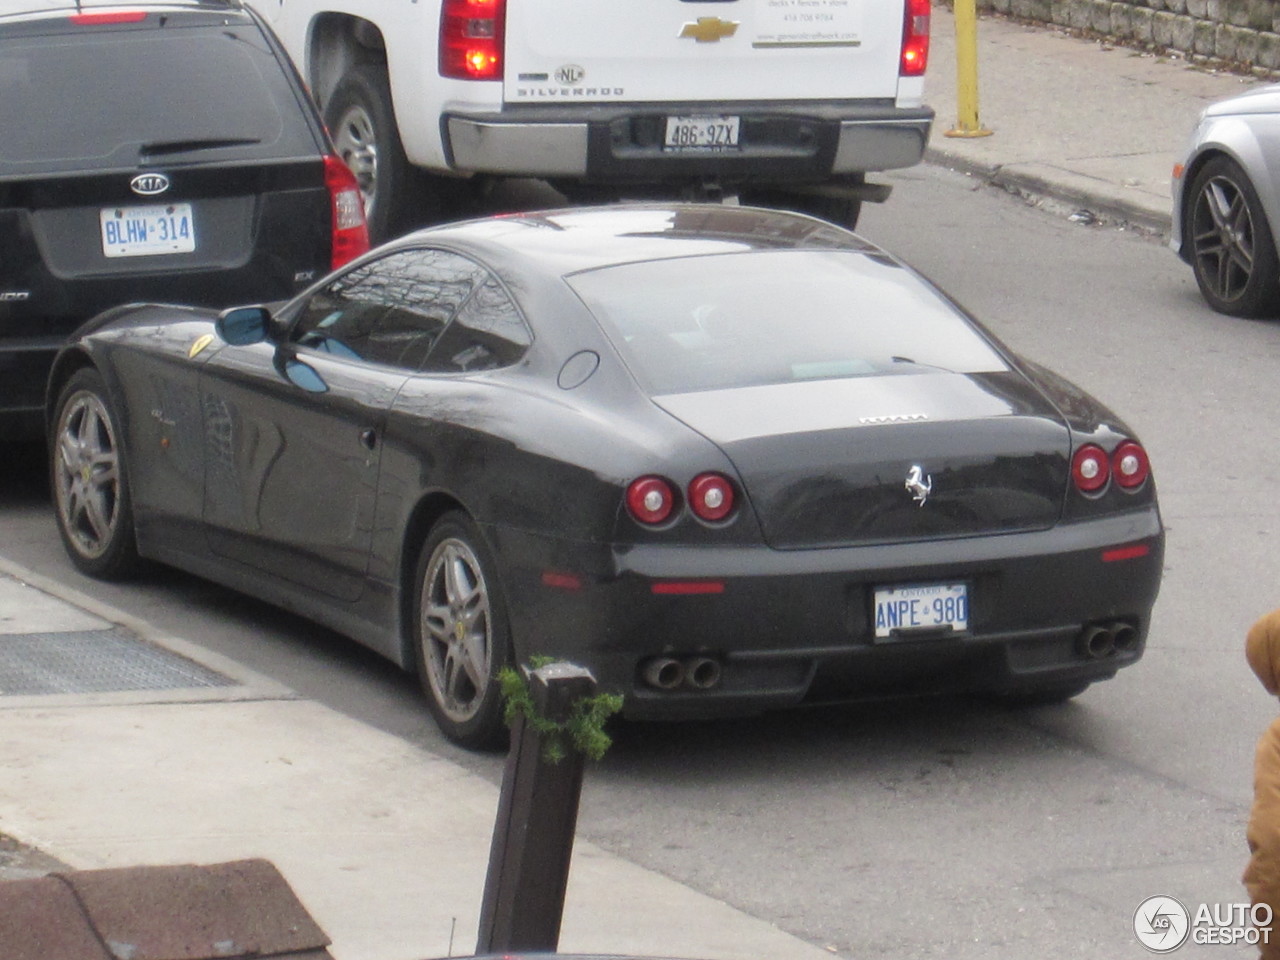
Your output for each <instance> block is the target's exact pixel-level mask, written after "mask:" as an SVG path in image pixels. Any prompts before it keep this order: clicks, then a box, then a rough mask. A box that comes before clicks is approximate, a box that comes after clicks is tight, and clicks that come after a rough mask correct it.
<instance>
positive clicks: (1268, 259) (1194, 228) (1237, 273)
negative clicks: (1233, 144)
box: [1187, 156, 1280, 317]
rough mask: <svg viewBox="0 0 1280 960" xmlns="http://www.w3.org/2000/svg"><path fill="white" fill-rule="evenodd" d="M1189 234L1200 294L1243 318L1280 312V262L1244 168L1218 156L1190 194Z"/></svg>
mask: <svg viewBox="0 0 1280 960" xmlns="http://www.w3.org/2000/svg"><path fill="white" fill-rule="evenodd" d="M1189 198H1190V204H1191V211H1190V215H1189V217H1188V220H1187V234H1188V240H1189V242H1190V245H1191V254H1192V260H1191V262H1192V267H1193V268H1194V270H1195V275H1196V283H1197V284H1199V286H1200V292H1201V294H1203V296H1204V298H1205V300H1206V301H1208V303H1209V305H1210V306H1211V307H1213V309H1215V310H1217V311H1219V312H1221V313H1226V314H1230V315H1232V316H1237V317H1262V316H1275V315H1276V314H1277V313H1280V263H1278V262H1277V259H1276V247H1275V241H1274V240H1273V239H1272V236H1271V227H1270V225H1269V224H1268V222H1267V215H1266V213H1265V212H1264V211H1263V209H1262V203H1261V201H1259V199H1258V194H1257V192H1256V191H1255V190H1254V188H1253V184H1252V183H1250V182H1249V178H1248V176H1246V175H1245V172H1244V171H1243V170H1242V169H1241V168H1240V166H1239V164H1237V163H1236V162H1235V161H1233V160H1231V159H1229V158H1227V157H1221V156H1220V157H1214V158H1213V159H1212V160H1210V161H1209V162H1208V163H1206V164H1205V165H1204V166H1203V167H1202V168H1201V169H1200V172H1199V173H1198V174H1197V175H1196V177H1195V180H1194V181H1193V183H1192V185H1191V189H1190V192H1189Z"/></svg>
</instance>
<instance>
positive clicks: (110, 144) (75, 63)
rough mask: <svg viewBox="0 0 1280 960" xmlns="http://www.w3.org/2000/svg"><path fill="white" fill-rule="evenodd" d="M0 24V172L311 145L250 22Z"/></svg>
mask: <svg viewBox="0 0 1280 960" xmlns="http://www.w3.org/2000/svg"><path fill="white" fill-rule="evenodd" d="M160 20H161V18H160V15H158V14H151V15H150V17H149V18H148V22H147V24H146V25H143V24H139V25H131V27H130V28H126V29H116V30H102V29H93V28H88V27H86V28H83V32H77V31H76V30H74V29H73V30H72V32H65V31H60V32H58V33H57V34H56V35H46V36H32V35H30V34H28V33H27V32H26V31H23V35H15V36H5V33H4V28H3V26H2V25H0V129H2V130H4V131H5V135H4V136H0V174H5V173H8V174H15V173H17V174H45V173H51V172H62V171H69V170H103V169H108V168H126V169H131V168H134V167H137V166H138V165H139V163H140V162H142V163H152V164H157V163H158V164H164V165H166V166H177V165H180V164H182V163H184V162H201V161H209V160H219V161H220V160H258V159H264V158H272V157H279V158H293V157H299V156H308V155H311V154H314V153H316V152H317V150H318V145H317V142H316V139H315V136H314V135H313V134H312V132H311V130H310V129H309V128H308V126H307V123H306V120H305V115H304V114H303V111H302V109H301V108H300V106H299V104H298V101H297V98H296V96H295V94H294V92H293V89H292V86H291V83H290V80H289V78H288V77H287V76H286V75H285V73H284V71H283V69H282V68H281V66H280V64H279V63H278V62H277V60H276V58H275V56H274V54H273V53H272V52H271V50H270V48H269V47H267V45H266V42H265V40H264V39H263V37H262V35H261V33H260V32H259V31H258V29H257V28H256V27H254V26H253V25H249V24H232V25H219V26H217V27H212V26H209V25H207V24H201V25H199V26H186V27H182V26H177V25H174V24H173V22H172V21H169V25H168V26H157V25H156V24H158V23H159V22H160Z"/></svg>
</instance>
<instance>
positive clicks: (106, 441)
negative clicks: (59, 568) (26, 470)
mask: <svg viewBox="0 0 1280 960" xmlns="http://www.w3.org/2000/svg"><path fill="white" fill-rule="evenodd" d="M53 424H54V426H53V432H52V434H51V435H50V437H49V478H50V483H51V485H52V488H53V500H54V510H55V514H56V516H57V521H58V532H59V534H61V536H62V542H63V545H64V546H65V547H66V549H67V554H68V555H69V556H70V557H71V561H72V563H74V564H75V565H76V567H77V568H79V569H80V570H81V571H83V572H84V573H87V574H89V575H90V576H93V577H97V578H98V579H100V580H121V579H125V578H126V577H129V576H131V575H132V574H134V573H135V572H136V571H137V567H138V549H137V541H136V539H135V536H134V526H133V507H132V503H131V500H130V496H129V483H128V476H129V474H128V468H127V464H126V463H125V455H124V445H123V443H122V442H121V441H122V437H121V431H120V426H119V420H118V418H117V417H116V415H115V412H114V411H113V409H112V406H111V400H110V398H109V397H108V396H107V390H106V386H105V384H104V383H103V380H102V376H101V375H100V374H99V373H98V371H97V370H94V369H92V368H85V369H83V370H79V371H77V372H76V373H75V374H74V375H73V376H72V377H71V378H70V380H68V381H67V384H66V386H64V387H63V389H62V392H61V394H60V396H59V399H58V406H57V414H56V416H55V417H54V420H53Z"/></svg>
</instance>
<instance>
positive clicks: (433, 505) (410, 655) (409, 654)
mask: <svg viewBox="0 0 1280 960" xmlns="http://www.w3.org/2000/svg"><path fill="white" fill-rule="evenodd" d="M454 511H459V512H462V513H466V514H467V515H468V516H470V513H469V512H468V510H467V508H466V507H464V506H463V505H462V503H460V502H459V501H458V500H457V499H456V498H455V497H453V496H451V495H450V494H447V493H443V492H436V493H429V494H427V495H426V496H424V497H423V498H422V499H421V500H419V501H418V504H417V506H415V507H414V508H413V512H412V513H410V514H409V520H408V522H407V523H406V524H405V527H404V534H403V537H402V539H401V541H400V569H399V572H398V573H399V583H400V646H401V651H400V657H401V663H403V664H405V665H406V666H410V667H411V666H412V665H413V663H414V658H415V656H416V654H415V653H414V636H413V618H414V602H415V600H414V598H415V596H416V594H417V589H418V586H417V583H416V582H415V578H416V575H417V570H418V558H419V556H420V555H421V553H422V548H423V546H424V545H425V544H426V542H427V537H428V536H430V535H431V528H432V527H434V526H435V525H436V523H437V521H439V520H440V518H441V517H443V516H444V515H445V514H447V513H452V512H454Z"/></svg>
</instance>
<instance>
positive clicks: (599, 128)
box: [249, 0, 933, 239]
mask: <svg viewBox="0 0 1280 960" xmlns="http://www.w3.org/2000/svg"><path fill="white" fill-rule="evenodd" d="M249 2H250V3H251V5H253V6H255V7H257V8H258V9H259V10H260V12H262V13H264V14H265V15H266V16H267V18H268V19H269V20H270V21H271V22H272V24H273V25H274V26H275V28H276V31H277V32H278V33H279V34H280V37H281V39H282V40H283V42H284V44H285V46H286V48H287V49H288V50H289V52H290V54H291V55H292V57H293V59H294V61H295V63H296V64H297V65H298V68H299V69H300V70H301V72H302V74H303V76H304V78H305V79H306V80H307V82H308V83H309V84H310V87H311V89H312V92H313V93H314V95H315V96H316V98H317V100H318V101H319V102H320V104H321V107H322V109H323V111H324V116H325V120H326V122H327V124H328V125H329V129H330V131H331V132H332V134H333V137H334V140H335V142H336V143H337V145H338V148H339V151H340V153H341V154H342V156H343V157H344V158H345V159H346V160H347V163H348V164H349V165H350V166H351V168H352V170H353V171H354V172H355V173H356V176H357V177H358V179H359V180H360V183H361V185H362V188H363V190H364V195H365V201H366V206H367V209H368V215H369V224H370V230H371V233H372V234H373V235H374V236H375V239H385V238H387V237H389V236H391V235H394V234H395V233H396V232H398V231H400V230H401V229H404V228H406V227H408V226H412V225H414V223H415V222H423V221H427V220H431V219H434V218H438V217H440V216H442V215H444V213H445V212H446V211H447V209H448V201H449V198H450V196H451V195H455V196H456V195H457V193H458V192H459V191H460V190H465V184H464V183H462V182H461V181H463V180H465V179H472V180H480V179H483V178H489V177H538V178H542V179H546V180H548V181H550V182H551V184H552V185H553V186H555V187H556V188H557V189H559V190H560V191H562V192H563V193H565V194H566V195H567V196H568V197H569V198H570V199H571V200H572V199H584V198H621V197H640V196H655V195H656V196H673V195H679V196H684V197H688V198H722V197H723V198H727V197H740V198H741V199H742V201H743V202H758V203H763V204H766V205H768V204H778V205H785V206H790V207H793V208H798V209H802V210H806V211H808V212H811V213H816V214H818V215H820V216H824V217H827V218H828V219H831V220H834V221H836V222H838V223H842V224H843V225H845V226H850V227H852V226H853V225H854V224H855V223H856V221H857V216H858V211H859V209H860V205H861V203H862V201H863V200H883V199H884V198H885V197H886V196H887V195H888V187H886V186H883V185H877V184H869V183H867V181H866V174H868V173H870V172H874V171H878V170H889V169H893V168H897V167H907V166H911V165H913V164H915V163H918V162H919V161H920V159H921V157H922V156H923V153H924V149H925V144H926V142H927V140H928V136H929V129H930V126H931V124H932V121H933V111H932V109H930V108H929V107H927V106H925V104H924V100H923V96H924V71H925V65H926V62H927V58H928V43H929V13H930V5H929V0H651V2H646V3H644V4H641V3H636V2H634V0H616V2H614V3H611V4H606V5H602V4H601V3H600V2H599V0H249Z"/></svg>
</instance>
